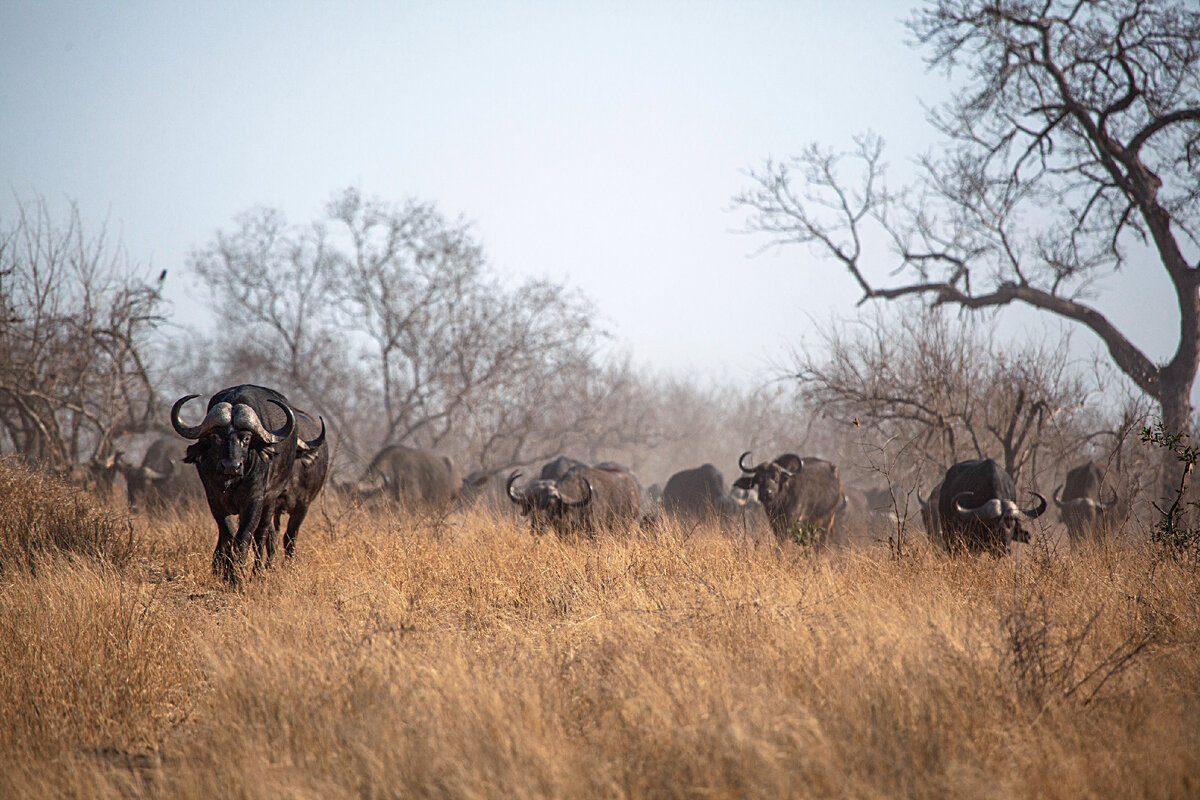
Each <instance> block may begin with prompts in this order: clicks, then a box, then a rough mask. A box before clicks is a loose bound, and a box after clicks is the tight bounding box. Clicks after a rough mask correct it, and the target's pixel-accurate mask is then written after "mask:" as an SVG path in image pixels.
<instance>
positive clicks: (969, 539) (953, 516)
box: [938, 458, 1046, 553]
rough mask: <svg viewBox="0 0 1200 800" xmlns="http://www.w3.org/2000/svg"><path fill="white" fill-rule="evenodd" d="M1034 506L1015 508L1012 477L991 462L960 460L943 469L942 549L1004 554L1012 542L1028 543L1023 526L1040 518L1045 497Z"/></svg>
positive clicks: (940, 510)
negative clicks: (1022, 524) (944, 475)
mask: <svg viewBox="0 0 1200 800" xmlns="http://www.w3.org/2000/svg"><path fill="white" fill-rule="evenodd" d="M1032 494H1033V496H1034V497H1036V498H1037V499H1038V501H1039V503H1038V505H1037V506H1036V507H1034V508H1029V509H1022V508H1020V507H1018V506H1017V502H1016V499H1017V488H1016V484H1015V483H1014V482H1013V479H1012V476H1010V475H1009V474H1008V473H1007V472H1005V470H1004V468H1003V467H1001V466H1000V465H999V464H997V463H996V462H995V461H993V460H992V459H990V458H987V459H982V460H980V459H974V460H971V461H960V462H958V463H957V464H955V465H954V466H952V467H950V469H948V470H946V478H945V480H943V481H942V490H941V496H940V497H939V498H938V516H939V518H940V523H941V527H942V539H943V546H944V547H945V548H946V549H947V550H948V551H950V552H952V553H954V552H959V551H962V550H966V551H969V552H990V553H1004V552H1007V551H1008V547H1009V544H1011V543H1012V542H1014V541H1017V542H1028V541H1029V532H1028V531H1027V530H1025V529H1024V528H1023V527H1022V526H1021V523H1022V522H1029V521H1031V520H1034V519H1036V518H1037V517H1039V516H1041V515H1042V513H1043V512H1045V510H1046V498H1044V497H1042V496H1041V495H1040V494H1037V493H1036V492H1033V493H1032Z"/></svg>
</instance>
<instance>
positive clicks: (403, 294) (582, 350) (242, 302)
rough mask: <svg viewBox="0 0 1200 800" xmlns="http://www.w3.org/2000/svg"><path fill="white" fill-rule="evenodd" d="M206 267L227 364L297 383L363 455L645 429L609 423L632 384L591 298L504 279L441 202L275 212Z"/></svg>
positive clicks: (554, 448) (503, 448) (511, 459)
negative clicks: (299, 214) (301, 214)
mask: <svg viewBox="0 0 1200 800" xmlns="http://www.w3.org/2000/svg"><path fill="white" fill-rule="evenodd" d="M192 266H193V269H194V270H195V272H196V274H197V275H198V276H200V278H201V279H202V280H204V282H205V283H207V284H208V286H209V287H210V289H211V290H212V297H213V306H214V310H215V311H217V313H218V314H219V318H220V324H221V329H222V333H221V336H220V341H221V342H230V343H232V344H230V345H222V346H221V347H220V348H219V352H220V353H221V355H222V359H223V360H224V364H225V371H226V372H227V373H228V374H230V375H233V374H236V375H242V376H257V379H258V380H259V381H263V380H270V381H275V382H277V383H278V384H279V385H280V386H281V388H284V389H285V390H286V391H288V392H297V393H298V396H299V397H300V398H303V399H304V401H305V402H307V403H308V404H309V405H310V406H311V408H312V409H313V410H315V411H317V412H319V413H321V414H324V415H325V416H326V417H327V418H328V419H330V420H331V421H332V422H333V423H334V425H335V426H336V427H337V428H338V429H339V437H340V438H341V439H342V441H343V444H344V445H347V447H346V449H347V450H348V451H349V455H350V460H351V461H357V462H363V463H365V461H366V460H368V459H369V458H370V456H371V455H372V454H373V452H374V450H375V449H376V448H377V447H378V446H380V445H381V444H383V443H389V442H406V443H410V444H414V445H416V446H420V447H427V448H433V449H437V450H439V451H442V452H445V453H448V454H451V455H453V456H455V457H456V458H459V459H461V460H462V461H464V463H469V464H482V465H484V466H487V467H491V468H496V467H501V466H507V465H511V464H519V463H528V462H529V461H530V460H533V459H536V458H539V457H541V456H542V455H549V454H553V453H554V452H561V450H560V449H559V448H562V447H565V446H567V445H569V444H570V443H572V442H578V441H581V440H583V439H588V440H589V441H590V442H591V443H592V444H593V445H595V444H596V443H597V442H602V441H608V440H606V439H604V437H605V436H606V435H611V436H615V437H616V438H618V439H619V438H621V436H626V435H629V436H637V435H640V434H638V433H636V432H632V433H628V434H626V433H621V434H620V435H618V434H615V433H613V432H611V431H609V432H605V431H603V430H601V429H600V428H601V426H599V425H598V423H597V420H598V419H599V418H600V417H601V416H603V412H602V409H606V408H608V407H610V406H611V404H612V402H613V401H614V398H616V397H618V396H620V394H621V392H622V391H623V390H624V387H625V386H626V383H627V382H624V381H623V380H622V377H621V370H620V369H619V368H616V367H615V366H609V367H606V366H605V360H604V359H602V358H601V357H600V349H599V343H600V340H601V338H602V333H601V331H600V330H599V329H598V328H597V327H596V324H595V322H594V320H593V316H592V311H591V308H590V306H589V305H588V304H587V303H586V302H585V301H584V300H583V298H581V297H579V296H577V295H576V294H575V293H573V292H571V291H570V290H568V289H567V288H566V287H564V286H561V285H559V284H555V283H552V282H549V281H545V280H531V281H526V282H525V283H523V284H521V285H518V286H516V287H515V288H509V287H508V286H506V285H504V284H503V283H502V282H501V281H500V280H499V279H498V278H497V277H496V275H495V274H494V273H493V272H492V271H491V269H490V268H489V267H488V265H487V263H486V259H485V258H484V254H483V249H482V247H481V246H480V245H479V243H478V242H476V241H475V239H474V236H473V234H472V232H471V229H470V226H469V225H467V224H466V223H464V222H462V221H461V220H460V221H450V220H447V219H446V218H445V217H443V216H442V215H441V213H440V212H438V210H437V209H436V208H435V207H434V206H433V205H431V204H428V203H422V202H418V201H415V200H410V201H408V202H407V203H405V204H403V205H393V204H390V203H385V202H383V201H380V200H377V199H368V198H364V197H363V196H362V195H361V193H360V192H358V191H357V190H355V189H348V190H346V191H344V192H341V193H340V194H338V195H337V196H336V197H335V198H334V199H333V200H332V201H331V202H330V203H329V204H328V206H327V208H326V213H325V216H324V218H323V219H322V220H320V221H319V222H317V223H315V224H311V225H308V226H302V227H296V226H291V225H289V224H288V223H287V222H286V221H285V220H284V219H283V217H282V215H281V214H279V213H278V212H275V211H270V210H263V209H259V210H256V211H253V212H251V213H249V214H245V215H242V216H241V217H239V218H238V220H237V222H236V225H235V228H234V229H233V230H232V231H230V232H218V234H217V235H216V237H215V240H214V241H213V242H212V243H211V244H210V245H209V246H208V247H206V248H204V249H201V250H198V251H197V252H196V253H195V254H194V255H193V259H192Z"/></svg>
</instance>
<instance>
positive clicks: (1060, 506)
mask: <svg viewBox="0 0 1200 800" xmlns="http://www.w3.org/2000/svg"><path fill="white" fill-rule="evenodd" d="M1061 488H1062V484H1061V483H1060V484H1059V485H1058V486H1055V487H1054V492H1053V494H1051V495H1050V496H1051V497H1053V498H1054V505H1056V506H1058V507H1059V508H1063V507H1064V506H1066V505H1067V504H1066V503H1064V502H1063V501H1062V500H1059V499H1058V490H1059V489H1061Z"/></svg>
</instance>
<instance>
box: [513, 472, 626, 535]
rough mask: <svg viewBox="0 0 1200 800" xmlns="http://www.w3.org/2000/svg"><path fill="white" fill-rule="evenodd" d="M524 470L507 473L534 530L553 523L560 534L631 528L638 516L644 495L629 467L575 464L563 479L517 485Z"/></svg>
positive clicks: (544, 527)
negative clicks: (518, 487) (627, 469)
mask: <svg viewBox="0 0 1200 800" xmlns="http://www.w3.org/2000/svg"><path fill="white" fill-rule="evenodd" d="M519 477H521V473H520V472H514V473H512V475H510V476H509V477H508V486H507V491H508V496H509V499H510V500H512V502H513V503H515V504H516V505H517V506H518V507H519V508H520V509H521V514H522V516H527V517H529V519H530V523H531V524H532V526H533V531H534V533H544V532H545V531H546V529H547V528H552V529H553V530H554V531H555V532H556V533H557V534H558V535H559V536H567V535H569V534H571V533H583V534H587V535H589V536H594V535H595V534H596V533H597V532H599V531H600V530H601V529H605V528H607V529H612V530H629V529H630V528H632V527H633V526H634V525H635V524H636V523H637V520H638V514H639V513H640V510H641V495H640V493H639V492H638V488H637V482H636V481H635V480H634V479H633V476H632V475H630V474H629V472H627V471H626V470H622V469H618V468H615V467H589V466H587V465H585V464H579V465H577V466H575V467H572V468H571V469H570V470H568V471H567V473H566V474H565V475H563V476H562V478H560V479H559V480H549V479H545V478H540V479H538V480H536V481H533V482H531V483H530V484H529V485H528V486H526V487H525V488H524V489H517V488H516V487H514V486H513V484H514V483H516V481H517V478H519Z"/></svg>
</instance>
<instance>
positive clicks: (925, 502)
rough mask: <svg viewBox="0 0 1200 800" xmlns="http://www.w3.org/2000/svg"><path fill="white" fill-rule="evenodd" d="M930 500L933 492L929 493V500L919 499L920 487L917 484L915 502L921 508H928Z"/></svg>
mask: <svg viewBox="0 0 1200 800" xmlns="http://www.w3.org/2000/svg"><path fill="white" fill-rule="evenodd" d="M930 500H933V492H930V493H929V500H922V499H921V487H919V486H918V487H917V503H919V504H920V506H921V508H929V501H930Z"/></svg>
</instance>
